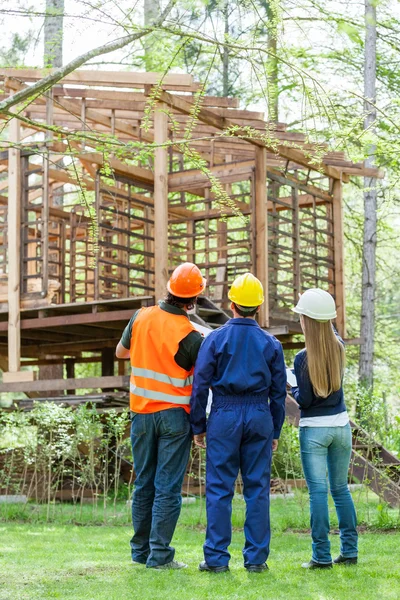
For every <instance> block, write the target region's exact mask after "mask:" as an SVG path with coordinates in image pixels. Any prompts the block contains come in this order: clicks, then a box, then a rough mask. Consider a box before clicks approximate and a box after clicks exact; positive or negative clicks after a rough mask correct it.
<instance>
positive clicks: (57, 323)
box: [0, 309, 133, 371]
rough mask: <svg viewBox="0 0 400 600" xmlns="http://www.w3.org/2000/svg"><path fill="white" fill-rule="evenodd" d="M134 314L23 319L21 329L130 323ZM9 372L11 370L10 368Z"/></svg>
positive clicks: (4, 324) (116, 312)
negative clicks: (112, 322)
mask: <svg viewBox="0 0 400 600" xmlns="http://www.w3.org/2000/svg"><path fill="white" fill-rule="evenodd" d="M132 314H133V310H131V309H127V310H112V311H106V312H97V313H85V314H77V315H62V316H60V317H42V318H40V317H39V318H37V319H22V321H21V322H20V327H21V329H40V328H44V329H47V328H48V327H63V326H65V325H85V324H88V323H98V324H99V325H101V323H102V322H103V321H104V322H105V323H110V322H111V321H119V322H121V321H128V320H129V319H130V318H131V316H132ZM0 331H7V322H6V321H2V322H1V323H0ZM9 371H11V369H10V368H9Z"/></svg>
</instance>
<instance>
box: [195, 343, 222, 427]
mask: <svg viewBox="0 0 400 600" xmlns="http://www.w3.org/2000/svg"><path fill="white" fill-rule="evenodd" d="M215 365H216V360H215V354H214V342H213V336H212V335H209V336H208V337H206V339H205V340H204V342H203V343H202V345H201V347H200V350H199V354H198V356H197V360H196V364H195V367H194V380H193V390H192V397H191V399H190V422H191V425H192V431H193V434H194V435H198V434H199V433H204V432H205V430H206V422H207V418H206V408H207V401H208V391H209V389H210V385H211V381H212V378H213V375H214V371H215Z"/></svg>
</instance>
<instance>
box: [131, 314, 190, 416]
mask: <svg viewBox="0 0 400 600" xmlns="http://www.w3.org/2000/svg"><path fill="white" fill-rule="evenodd" d="M191 331H196V330H195V328H194V327H193V325H192V323H191V322H190V321H189V319H188V318H187V317H186V316H185V315H174V314H171V313H168V312H166V311H165V310H162V309H161V308H160V307H159V306H150V307H149V308H142V309H141V310H140V311H139V314H138V316H137V317H136V319H135V321H134V323H133V326H132V338H131V347H130V359H131V380H130V408H131V410H132V411H133V412H138V413H154V412H158V411H160V410H165V409H167V408H177V407H180V408H183V409H185V411H186V412H187V413H189V411H190V407H189V403H190V396H191V394H192V382H193V370H194V369H193V368H192V369H191V370H190V371H186V370H185V369H183V368H182V367H180V366H179V365H177V364H176V362H175V358H174V357H175V354H176V353H177V352H178V349H179V343H180V342H181V341H182V340H183V339H184V338H185V337H186V336H187V335H188V334H189V333H190V332H191Z"/></svg>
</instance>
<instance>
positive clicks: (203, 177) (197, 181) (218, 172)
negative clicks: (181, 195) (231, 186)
mask: <svg viewBox="0 0 400 600" xmlns="http://www.w3.org/2000/svg"><path fill="white" fill-rule="evenodd" d="M209 170H210V172H211V173H212V175H214V176H215V177H218V179H219V180H220V181H221V182H222V183H226V182H228V183H232V182H234V181H244V180H245V179H248V178H249V177H250V176H251V174H252V172H253V170H254V160H246V161H242V162H234V163H227V164H225V165H216V166H215V167H210V169H209ZM210 185H211V183H210V179H209V178H208V176H207V173H204V172H203V171H201V170H199V169H190V170H188V171H176V172H175V173H171V174H170V175H169V176H168V190H169V191H170V192H178V191H186V190H190V189H191V188H196V187H210Z"/></svg>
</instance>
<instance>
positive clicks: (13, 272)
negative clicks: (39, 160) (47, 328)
mask: <svg viewBox="0 0 400 600" xmlns="http://www.w3.org/2000/svg"><path fill="white" fill-rule="evenodd" d="M20 135H21V130H20V124H19V121H18V119H12V120H11V121H10V134H9V138H10V149H9V151H8V215H7V220H8V370H9V372H10V373H17V372H18V371H19V370H20V367H21V328H20V284H21V152H20V150H19V148H17V147H16V145H18V144H19V142H20Z"/></svg>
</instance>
